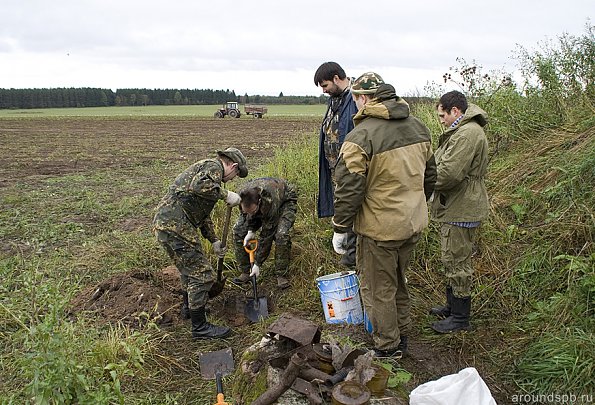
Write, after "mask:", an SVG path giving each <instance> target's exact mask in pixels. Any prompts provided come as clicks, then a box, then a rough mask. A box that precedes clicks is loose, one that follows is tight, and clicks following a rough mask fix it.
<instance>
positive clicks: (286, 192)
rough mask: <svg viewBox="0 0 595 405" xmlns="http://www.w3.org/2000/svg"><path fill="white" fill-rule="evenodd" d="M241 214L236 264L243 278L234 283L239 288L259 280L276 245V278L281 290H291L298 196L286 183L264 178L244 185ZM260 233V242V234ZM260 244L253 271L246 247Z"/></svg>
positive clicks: (235, 237) (236, 235)
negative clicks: (288, 272)
mask: <svg viewBox="0 0 595 405" xmlns="http://www.w3.org/2000/svg"><path fill="white" fill-rule="evenodd" d="M240 197H241V199H242V202H241V204H240V210H241V214H240V216H239V217H238V221H237V222H236V224H235V226H234V228H233V240H234V245H235V254H236V260H237V262H238V265H239V267H240V269H241V270H242V274H241V275H240V276H239V277H237V278H236V279H234V282H235V283H237V284H241V283H246V282H248V281H250V278H251V277H252V276H256V277H258V276H259V274H260V268H261V266H262V264H263V263H264V261H265V260H266V259H267V258H268V257H269V254H270V253H271V247H272V246H273V241H274V242H275V275H276V276H277V287H278V288H281V289H284V288H287V287H289V280H288V278H287V270H288V268H289V262H290V259H291V235H290V232H289V231H290V230H291V228H292V227H293V224H294V222H295V216H296V213H297V193H296V191H295V189H294V187H293V186H292V185H291V184H289V183H288V182H287V181H285V180H284V179H277V178H273V177H263V178H260V179H254V180H251V181H249V182H248V183H246V184H244V185H243V186H242V188H241V189H240ZM259 230H260V232H259V233H260V235H259V237H258V238H257V237H256V232H258V231H259ZM252 239H257V240H258V248H257V249H256V253H255V263H254V265H253V266H252V268H250V258H249V256H248V254H247V253H246V251H245V250H244V247H245V246H247V244H248V241H250V240H252Z"/></svg>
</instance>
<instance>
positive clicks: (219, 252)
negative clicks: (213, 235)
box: [211, 240, 227, 259]
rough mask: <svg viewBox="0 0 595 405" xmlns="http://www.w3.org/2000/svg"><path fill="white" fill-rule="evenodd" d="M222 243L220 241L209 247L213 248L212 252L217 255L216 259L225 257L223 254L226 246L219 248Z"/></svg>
mask: <svg viewBox="0 0 595 405" xmlns="http://www.w3.org/2000/svg"><path fill="white" fill-rule="evenodd" d="M221 245H222V243H221V241H220V240H217V241H215V242H213V244H212V245H211V246H213V252H215V254H216V255H217V257H218V258H220V259H222V258H224V257H225V253H227V246H221Z"/></svg>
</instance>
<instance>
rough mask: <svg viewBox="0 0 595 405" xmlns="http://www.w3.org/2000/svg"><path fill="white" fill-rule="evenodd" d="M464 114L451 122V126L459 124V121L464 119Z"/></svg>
mask: <svg viewBox="0 0 595 405" xmlns="http://www.w3.org/2000/svg"><path fill="white" fill-rule="evenodd" d="M464 116H465V114H463V115H461V116H460V117H459V118H457V119H456V120H455V121H454V122H453V123H452V124H450V128H454V127H456V126H457V125H458V124H459V122H461V120H462V119H463V117H464Z"/></svg>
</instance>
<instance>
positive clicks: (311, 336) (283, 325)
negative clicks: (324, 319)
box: [268, 313, 321, 346]
mask: <svg viewBox="0 0 595 405" xmlns="http://www.w3.org/2000/svg"><path fill="white" fill-rule="evenodd" d="M268 334H269V336H271V337H278V338H286V339H291V340H293V341H294V342H296V343H298V344H299V345H300V346H304V345H309V344H311V343H318V342H320V335H321V330H320V327H319V326H318V325H316V324H315V323H314V322H311V321H308V320H307V319H303V318H299V317H297V316H295V315H292V314H289V313H284V314H282V315H281V316H280V317H279V318H278V319H277V320H276V321H275V322H273V323H272V324H271V326H270V327H269V329H268Z"/></svg>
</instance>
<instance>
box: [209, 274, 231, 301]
mask: <svg viewBox="0 0 595 405" xmlns="http://www.w3.org/2000/svg"><path fill="white" fill-rule="evenodd" d="M225 280H227V277H224V278H223V279H222V280H221V281H215V282H214V283H213V285H212V286H211V289H210V290H209V298H215V297H216V296H218V295H219V294H221V293H222V292H223V289H224V288H225Z"/></svg>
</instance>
